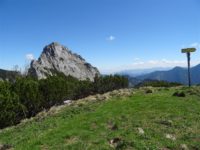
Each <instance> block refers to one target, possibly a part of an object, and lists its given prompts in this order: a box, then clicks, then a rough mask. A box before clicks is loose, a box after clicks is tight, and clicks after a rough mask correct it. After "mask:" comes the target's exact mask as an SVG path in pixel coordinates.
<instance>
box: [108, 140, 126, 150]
mask: <svg viewBox="0 0 200 150" xmlns="http://www.w3.org/2000/svg"><path fill="white" fill-rule="evenodd" d="M109 144H110V146H111V147H112V148H115V149H119V148H120V147H122V146H123V141H122V139H121V138H118V137H116V138H113V139H112V140H110V141H109Z"/></svg>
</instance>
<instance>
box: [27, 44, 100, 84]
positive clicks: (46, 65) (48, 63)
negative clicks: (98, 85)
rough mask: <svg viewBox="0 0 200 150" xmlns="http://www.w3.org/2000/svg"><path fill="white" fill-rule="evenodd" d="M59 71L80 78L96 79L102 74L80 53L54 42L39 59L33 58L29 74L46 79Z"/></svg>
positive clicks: (44, 50)
mask: <svg viewBox="0 0 200 150" xmlns="http://www.w3.org/2000/svg"><path fill="white" fill-rule="evenodd" d="M58 72H62V73H64V74H65V75H66V76H67V75H71V76H73V77H75V78H77V79H80V80H86V79H89V80H91V81H93V80H94V77H95V75H98V76H99V75H100V73H99V71H98V69H97V68H95V67H93V66H92V65H91V64H89V63H87V62H86V61H85V60H84V59H83V58H82V57H81V56H80V55H77V54H74V53H72V52H71V51H70V50H69V49H68V48H66V47H64V46H62V45H60V44H59V43H56V42H53V43H51V44H50V45H47V46H46V47H45V48H44V49H43V52H42V54H41V55H40V57H39V59H38V60H33V61H32V62H31V65H30V69H29V71H28V74H29V75H31V76H34V77H37V78H38V79H45V78H46V77H47V76H53V75H55V74H56V73H58Z"/></svg>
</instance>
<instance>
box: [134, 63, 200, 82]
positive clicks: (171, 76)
mask: <svg viewBox="0 0 200 150" xmlns="http://www.w3.org/2000/svg"><path fill="white" fill-rule="evenodd" d="M136 78H137V79H138V80H145V79H151V80H159V81H168V82H178V83H181V84H187V83H188V76H187V68H182V67H175V68H173V69H171V70H168V71H155V72H152V73H148V74H145V75H140V76H137V77H136ZM191 80H192V81H191V83H192V84H193V85H194V84H200V64H199V65H197V66H194V67H192V68H191Z"/></svg>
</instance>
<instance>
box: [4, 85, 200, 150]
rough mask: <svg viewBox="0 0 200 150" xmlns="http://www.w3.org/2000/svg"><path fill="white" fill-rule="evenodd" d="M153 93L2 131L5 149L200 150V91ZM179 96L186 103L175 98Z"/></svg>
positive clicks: (61, 110) (97, 100) (83, 105)
mask: <svg viewBox="0 0 200 150" xmlns="http://www.w3.org/2000/svg"><path fill="white" fill-rule="evenodd" d="M151 90H152V91H153V93H151V94H145V89H141V90H133V91H130V92H131V93H133V95H132V96H128V97H119V96H117V97H115V98H110V99H107V100H106V101H105V100H102V97H105V96H108V95H115V94H116V93H117V94H118V93H119V94H120V93H121V92H120V91H114V92H111V93H110V94H106V95H104V96H103V95H97V96H90V97H88V98H85V100H80V101H77V102H75V104H71V105H70V106H67V105H66V106H62V107H58V108H56V109H54V110H53V109H52V110H51V111H50V112H49V113H45V112H43V113H41V114H40V115H38V117H36V118H32V119H31V120H25V121H24V122H23V123H22V124H20V125H18V126H16V127H12V128H7V129H4V130H0V145H5V146H7V147H13V148H14V149H16V150H27V149H28V150H35V149H48V150H57V149H67V150H68V149H69V150H70V149H71V150H74V149H75V150H76V149H77V150H79V149H83V150H85V149H91V150H93V149H105V150H110V149H120V150H126V149H138V150H139V149H155V150H161V149H162V150H164V149H171V150H172V149H177V150H178V149H185V148H183V147H187V149H200V143H199V134H200V120H199V108H200V101H199V90H200V89H199V87H196V88H192V89H191V90H192V91H193V95H190V94H189V93H186V91H188V90H189V89H188V88H185V87H183V88H182V87H180V88H179V89H177V88H170V89H167V90H166V89H161V88H159V89H156V88H152V89H151ZM177 90H181V91H184V92H185V94H186V97H175V96H172V95H173V93H174V92H176V91H177ZM195 91H196V94H197V95H196V94H194V92H195ZM126 92H128V91H126V90H125V91H124V93H126ZM186 110H187V111H186ZM114 139H115V140H114ZM112 140H114V141H115V142H114V141H112Z"/></svg>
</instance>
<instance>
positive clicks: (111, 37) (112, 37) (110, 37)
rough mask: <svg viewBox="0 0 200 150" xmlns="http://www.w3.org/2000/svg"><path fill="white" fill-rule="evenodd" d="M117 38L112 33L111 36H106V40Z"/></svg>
mask: <svg viewBox="0 0 200 150" xmlns="http://www.w3.org/2000/svg"><path fill="white" fill-rule="evenodd" d="M115 39H116V38H115V37H114V36H112V35H110V36H109V37H107V38H106V40H108V41H114V40H115Z"/></svg>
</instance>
